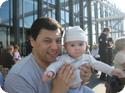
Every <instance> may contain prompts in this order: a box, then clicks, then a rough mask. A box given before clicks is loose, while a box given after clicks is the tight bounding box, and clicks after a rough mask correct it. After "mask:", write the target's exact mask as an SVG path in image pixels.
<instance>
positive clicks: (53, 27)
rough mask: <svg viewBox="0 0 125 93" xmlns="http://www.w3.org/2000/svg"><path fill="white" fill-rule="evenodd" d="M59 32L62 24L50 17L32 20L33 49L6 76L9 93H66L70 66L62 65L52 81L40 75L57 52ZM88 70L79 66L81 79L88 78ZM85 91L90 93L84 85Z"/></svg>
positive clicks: (88, 68) (6, 88) (69, 83)
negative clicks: (44, 79) (46, 80)
mask: <svg viewBox="0 0 125 93" xmlns="http://www.w3.org/2000/svg"><path fill="white" fill-rule="evenodd" d="M62 33H63V31H62V28H61V26H60V25H59V23H58V22H57V21H56V20H54V19H52V18H48V17H41V18H38V19H36V20H35V21H34V22H33V24H32V26H31V32H30V35H31V37H30V42H31V46H32V52H31V53H30V54H29V55H28V56H26V57H25V58H23V59H22V60H21V62H19V63H18V64H15V65H14V66H13V67H12V68H11V70H10V72H9V73H8V75H7V76H6V79H5V84H4V87H5V90H6V91H7V92H8V93H68V90H69V87H70V85H71V82H70V80H72V79H73V78H74V69H73V67H72V65H70V64H64V65H63V66H62V67H61V68H60V70H59V71H58V75H57V76H56V78H55V79H54V80H52V81H48V82H46V83H45V82H44V81H43V80H42V78H41V77H42V76H43V73H44V71H45V69H46V68H47V67H48V66H49V65H50V64H51V63H53V62H54V61H55V60H56V58H57V56H58V54H59V52H60V49H61V37H62ZM90 69H91V67H90V65H89V64H86V65H82V66H81V68H80V75H81V79H83V81H84V82H85V81H87V80H88V79H89V78H90V75H91V70H90ZM83 77H84V78H83ZM84 91H85V92H84V93H93V92H92V90H91V89H89V88H88V87H84Z"/></svg>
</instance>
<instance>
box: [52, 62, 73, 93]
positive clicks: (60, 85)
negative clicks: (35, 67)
mask: <svg viewBox="0 0 125 93" xmlns="http://www.w3.org/2000/svg"><path fill="white" fill-rule="evenodd" d="M74 78H75V75H74V69H73V67H72V65H70V64H64V65H63V66H62V67H61V68H60V70H59V72H58V73H57V76H56V78H55V79H54V80H53V85H52V92H51V93H67V91H68V89H69V88H70V87H71V81H72V80H73V79H74Z"/></svg>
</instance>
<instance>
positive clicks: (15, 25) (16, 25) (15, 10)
mask: <svg viewBox="0 0 125 93" xmlns="http://www.w3.org/2000/svg"><path fill="white" fill-rule="evenodd" d="M12 30H13V32H14V43H16V44H20V27H19V0H13V29H12Z"/></svg>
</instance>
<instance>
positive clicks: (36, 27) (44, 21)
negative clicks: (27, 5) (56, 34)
mask: <svg viewBox="0 0 125 93" xmlns="http://www.w3.org/2000/svg"><path fill="white" fill-rule="evenodd" d="M41 29H47V30H56V29H60V30H61V31H62V27H61V25H60V24H59V23H58V22H57V21H56V20H54V19H52V18H49V17H41V18H38V19H36V20H35V21H34V22H33V24H32V26H31V30H30V36H31V37H32V38H33V39H34V40H36V38H37V36H38V34H39V32H40V30H41Z"/></svg>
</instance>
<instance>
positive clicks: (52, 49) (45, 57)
mask: <svg viewBox="0 0 125 93" xmlns="http://www.w3.org/2000/svg"><path fill="white" fill-rule="evenodd" d="M31 45H32V47H33V50H32V53H33V55H35V58H36V60H37V61H39V62H40V63H41V64H44V66H48V65H49V64H50V63H52V62H53V61H55V59H56V57H57V56H58V54H59V52H60V48H61V31H60V30H59V29H57V30H55V31H51V30H47V29H41V32H40V33H39V35H38V36H37V38H36V40H34V39H32V40H31Z"/></svg>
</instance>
